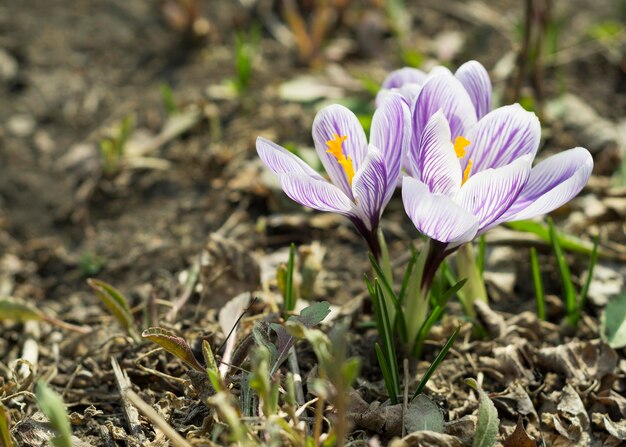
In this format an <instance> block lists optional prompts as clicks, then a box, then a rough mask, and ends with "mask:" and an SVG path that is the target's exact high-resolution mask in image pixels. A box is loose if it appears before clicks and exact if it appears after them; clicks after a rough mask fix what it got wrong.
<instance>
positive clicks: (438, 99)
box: [411, 70, 476, 146]
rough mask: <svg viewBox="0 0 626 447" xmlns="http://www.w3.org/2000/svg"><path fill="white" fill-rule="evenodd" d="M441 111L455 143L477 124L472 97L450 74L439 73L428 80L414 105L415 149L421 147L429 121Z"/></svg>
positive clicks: (447, 72)
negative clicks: (421, 140)
mask: <svg viewBox="0 0 626 447" xmlns="http://www.w3.org/2000/svg"><path fill="white" fill-rule="evenodd" d="M439 110H441V111H443V115H444V116H445V117H446V119H447V120H448V123H449V124H450V132H451V135H452V140H454V139H455V138H456V137H457V136H459V135H463V134H464V133H466V131H467V129H469V128H470V127H471V126H472V125H474V124H475V123H476V111H475V110H474V105H473V104H472V100H471V99H470V97H469V94H468V93H467V91H466V90H465V87H463V85H462V84H461V83H460V82H459V80H458V79H456V78H455V77H454V75H452V73H450V72H449V71H447V70H438V71H437V75H435V76H433V77H429V79H428V80H427V81H426V83H425V84H424V86H423V87H422V89H421V90H420V93H419V95H418V96H417V99H416V100H415V103H414V104H413V107H412V111H411V112H412V114H413V142H412V144H413V145H414V146H416V145H417V144H419V140H420V139H421V135H422V132H423V131H424V128H425V127H426V124H427V123H428V120H429V119H430V117H431V116H433V115H434V114H435V113H437V112H438V111H439Z"/></svg>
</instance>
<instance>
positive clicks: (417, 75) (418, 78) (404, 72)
mask: <svg viewBox="0 0 626 447" xmlns="http://www.w3.org/2000/svg"><path fill="white" fill-rule="evenodd" d="M426 76H427V74H426V73H424V72H423V71H422V70H418V69H417V68H411V67H404V68H400V69H398V70H394V71H392V72H391V73H389V74H388V75H387V77H386V78H385V80H384V81H383V85H382V86H381V88H384V89H392V88H400V87H402V86H403V85H405V84H423V83H424V82H426Z"/></svg>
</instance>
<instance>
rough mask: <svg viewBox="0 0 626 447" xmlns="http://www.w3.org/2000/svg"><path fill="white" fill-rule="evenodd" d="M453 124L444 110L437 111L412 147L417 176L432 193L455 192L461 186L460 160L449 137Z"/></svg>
mask: <svg viewBox="0 0 626 447" xmlns="http://www.w3.org/2000/svg"><path fill="white" fill-rule="evenodd" d="M450 140H451V138H450V127H449V126H448V121H446V118H445V117H444V116H443V112H441V111H439V112H437V113H435V114H434V115H433V116H432V117H431V118H430V119H429V120H428V123H427V124H426V128H425V129H424V132H423V133H422V139H421V141H420V144H419V146H418V147H417V150H416V151H415V150H414V149H415V148H412V149H413V151H412V152H411V155H412V157H411V163H412V165H413V166H412V171H414V172H416V175H415V177H416V178H417V179H419V180H420V181H421V182H422V183H424V184H426V185H427V186H428V189H429V190H430V192H431V193H433V194H445V195H447V196H451V197H452V196H455V195H456V194H457V193H458V191H459V188H460V187H461V180H462V177H463V173H462V172H461V163H460V162H459V159H458V158H457V156H456V152H455V151H454V146H453V145H452V142H451V141H450Z"/></svg>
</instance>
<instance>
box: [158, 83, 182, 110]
mask: <svg viewBox="0 0 626 447" xmlns="http://www.w3.org/2000/svg"><path fill="white" fill-rule="evenodd" d="M159 90H160V92H161V99H162V100H163V106H164V107H165V110H166V111H167V114H168V115H170V116H171V115H176V114H177V113H178V112H179V110H178V107H177V106H176V102H175V101H174V93H173V92H172V87H170V85H169V84H168V83H166V82H164V83H163V84H161V86H160V87H159Z"/></svg>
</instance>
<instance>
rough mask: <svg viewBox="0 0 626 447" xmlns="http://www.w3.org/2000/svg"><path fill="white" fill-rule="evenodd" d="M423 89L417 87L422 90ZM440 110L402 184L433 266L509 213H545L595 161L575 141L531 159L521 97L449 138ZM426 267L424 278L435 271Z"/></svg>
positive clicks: (531, 123)
mask: <svg viewBox="0 0 626 447" xmlns="http://www.w3.org/2000/svg"><path fill="white" fill-rule="evenodd" d="M421 94H423V93H420V95H421ZM452 126H453V124H452V123H449V122H448V120H447V119H446V117H445V115H444V113H443V111H441V110H440V111H438V112H436V113H435V114H434V115H433V116H431V117H430V119H429V120H428V121H427V122H426V124H425V127H424V130H423V132H422V135H421V139H420V142H419V144H418V145H417V146H415V147H412V150H414V156H413V157H411V158H409V160H408V162H409V163H410V164H411V171H412V173H413V174H414V178H411V177H405V178H404V179H403V185H402V198H403V202H404V207H405V210H406V212H407V214H408V215H409V217H410V218H411V220H412V221H413V223H414V224H415V226H416V227H417V229H418V230H419V231H420V232H421V233H423V234H425V235H427V236H428V237H430V238H431V239H432V241H433V243H434V244H432V245H431V249H432V247H433V246H434V247H435V248H434V249H432V250H431V251H432V252H433V253H432V256H431V258H432V259H431V260H430V262H431V264H432V266H431V267H430V270H432V269H434V270H436V268H437V267H438V265H439V263H440V262H441V261H442V260H443V259H444V258H445V256H447V255H448V254H450V253H452V252H453V251H454V250H455V249H456V248H458V247H459V246H460V245H462V244H464V243H466V242H469V241H471V240H472V239H473V238H474V237H476V236H477V235H480V234H482V233H484V232H485V231H487V230H488V229H489V228H491V227H493V226H495V225H497V224H499V223H501V222H506V221H513V220H521V219H529V218H532V217H535V216H539V215H541V214H545V213H548V212H550V211H552V210H554V209H556V208H558V207H559V206H561V205H563V204H565V203H566V202H568V201H569V200H571V199H572V198H573V197H574V196H576V195H577V194H578V193H579V192H580V190H581V189H582V188H583V186H584V185H585V184H586V183H587V180H588V179H589V176H590V175H591V170H592V168H593V159H592V157H591V154H590V153H589V151H587V150H586V149H584V148H581V147H577V148H574V149H570V150H567V151H564V152H561V153H559V154H557V155H553V156H551V157H549V158H547V159H546V160H544V161H542V162H540V163H538V164H537V165H536V166H535V167H534V168H533V167H532V162H533V160H534V158H535V154H536V153H537V149H538V147H539V139H540V133H541V129H540V125H539V120H538V119H537V117H536V116H535V114H534V113H531V112H527V111H525V110H524V109H523V108H522V107H521V106H520V105H519V104H514V105H511V106H505V107H501V108H499V109H496V110H494V111H492V112H490V113H488V114H486V115H485V116H484V117H483V118H482V119H481V120H479V121H478V122H477V123H476V124H475V125H473V126H471V127H469V128H468V129H466V130H465V132H466V133H465V135H458V136H457V138H455V139H453V135H454V134H453V132H452ZM432 275H434V271H432V272H429V273H425V275H424V279H423V281H425V282H428V281H430V280H431V279H432V277H431V276H432Z"/></svg>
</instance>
